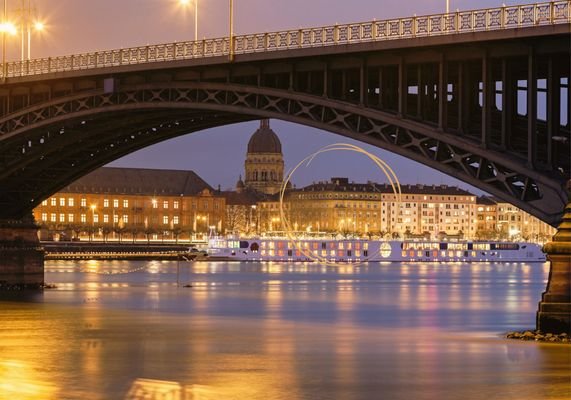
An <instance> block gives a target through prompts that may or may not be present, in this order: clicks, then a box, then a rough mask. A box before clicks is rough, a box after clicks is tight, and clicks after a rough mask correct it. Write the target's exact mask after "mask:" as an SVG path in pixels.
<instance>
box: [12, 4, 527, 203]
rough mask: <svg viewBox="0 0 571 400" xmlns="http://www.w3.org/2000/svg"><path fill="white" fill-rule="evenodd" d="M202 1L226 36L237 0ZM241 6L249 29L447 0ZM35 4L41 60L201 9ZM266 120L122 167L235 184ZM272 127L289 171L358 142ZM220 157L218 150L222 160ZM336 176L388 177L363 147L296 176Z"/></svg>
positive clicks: (136, 40)
mask: <svg viewBox="0 0 571 400" xmlns="http://www.w3.org/2000/svg"><path fill="white" fill-rule="evenodd" d="M198 1H199V37H218V36H224V35H226V34H227V32H228V0H198ZM502 2H503V3H505V4H507V5H511V4H525V3H527V2H526V1H505V0H503V1H495V0H478V1H474V0H450V3H451V9H452V10H454V9H456V8H459V9H461V10H466V9H473V8H484V7H499V6H501V5H502ZM17 3H19V2H17V1H16V0H11V1H9V3H8V4H9V9H10V10H13V9H15V8H16V7H17ZM234 4H235V33H236V34H245V33H251V32H264V31H275V30H282V29H291V28H298V27H308V26H319V25H331V24H335V23H349V22H356V21H366V20H372V19H385V18H393V17H399V16H410V15H413V14H417V15H423V14H431V13H438V12H443V11H444V10H445V4H446V2H445V0H419V1H412V0H408V1H402V0H352V1H344V0H343V1H340V0H288V1H283V0H278V1H276V0H234ZM35 5H36V8H37V12H38V14H39V15H41V16H43V18H44V19H45V20H46V23H47V32H46V33H44V34H42V35H41V36H34V38H33V40H32V57H33V58H36V57H47V56H56V55H63V54H72V53H83V52H90V51H95V50H102V49H110V48H120V47H132V46H138V45H144V44H150V43H163V42H173V41H182V40H190V39H193V34H194V25H193V21H194V17H193V14H192V13H191V12H190V10H186V11H185V10H182V9H180V7H179V6H178V5H177V0H97V1H87V0H35ZM191 10H192V9H191ZM8 51H9V58H12V59H14V58H17V57H18V55H19V41H18V40H12V41H10V42H9V43H8ZM257 126H258V123H257V122H250V123H243V124H236V125H232V126H227V127H222V128H215V129H210V130H206V131H203V132H198V133H194V134H192V135H186V136H184V137H181V138H178V139H174V140H170V141H166V142H163V143H160V144H158V145H155V146H152V147H149V148H147V149H144V150H141V151H139V152H137V153H133V154H131V155H129V156H127V157H125V158H123V159H120V160H117V161H115V162H114V163H112V165H113V166H122V167H141V168H170V169H190V170H194V171H196V172H197V173H198V174H199V175H200V176H202V177H203V178H204V179H205V180H206V181H207V182H208V183H210V184H211V185H213V186H217V185H219V184H220V185H221V186H222V188H230V187H233V186H234V184H235V182H236V180H237V178H238V176H239V175H240V174H241V173H243V168H244V157H245V152H246V145H247V142H248V139H249V137H250V135H251V134H252V133H253V132H254V131H255V130H256V129H257ZM272 128H273V129H274V131H275V132H276V133H277V134H278V136H279V137H280V139H281V141H282V145H283V151H284V156H285V161H286V169H288V168H291V167H293V166H294V165H295V164H297V162H299V160H301V159H303V158H305V157H306V156H307V155H308V154H310V153H312V152H314V151H315V150H317V149H319V148H321V147H323V146H325V145H327V144H330V143H337V142H345V143H357V142H354V141H351V140H349V139H345V138H342V137H340V136H336V135H334V134H331V133H328V132H324V131H319V130H316V129H313V128H308V127H304V126H300V125H294V124H290V123H286V122H283V121H278V120H274V121H272ZM360 145H362V144H360ZM362 146H363V147H364V148H366V149H367V150H368V151H372V152H374V153H375V154H377V155H379V156H380V157H381V158H383V159H384V160H385V161H387V162H388V163H389V164H390V165H391V166H392V167H393V168H394V169H395V171H396V173H397V175H398V177H399V179H400V180H401V181H402V182H403V183H429V184H432V183H437V184H439V183H447V184H455V185H460V186H462V187H465V188H470V186H468V185H465V184H463V183H461V182H459V181H456V180H454V179H452V178H450V177H448V176H446V175H443V174H441V173H439V172H436V171H434V170H431V169H429V168H427V167H424V166H422V165H420V164H417V163H415V162H412V161H409V160H407V159H404V158H402V157H399V156H396V155H393V154H391V153H389V152H386V151H382V150H380V149H377V148H374V147H372V146H367V145H362ZM213 154H215V155H216V156H215V157H213ZM220 160H224V161H223V162H221V161H220ZM331 176H347V177H349V178H350V179H351V180H354V181H360V182H363V181H367V180H374V181H383V180H384V178H383V176H382V175H381V174H380V173H379V171H377V170H376V169H375V168H373V165H372V163H371V162H370V161H368V160H367V159H366V158H363V157H362V156H360V155H357V154H354V153H341V154H329V155H326V156H323V157H320V158H319V159H318V160H316V162H314V163H313V164H312V166H311V168H308V169H302V170H300V172H299V174H297V175H296V176H295V177H294V179H293V181H294V183H295V184H297V186H302V185H306V184H309V183H311V182H313V181H318V180H325V179H328V178H329V177H331ZM472 190H473V191H475V192H478V191H477V190H476V189H472ZM478 193H480V192H478Z"/></svg>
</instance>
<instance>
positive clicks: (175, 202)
mask: <svg viewBox="0 0 571 400" xmlns="http://www.w3.org/2000/svg"><path fill="white" fill-rule="evenodd" d="M172 208H174V209H175V210H178V201H174V202H173V204H172Z"/></svg>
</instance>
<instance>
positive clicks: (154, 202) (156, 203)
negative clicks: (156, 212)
mask: <svg viewBox="0 0 571 400" xmlns="http://www.w3.org/2000/svg"><path fill="white" fill-rule="evenodd" d="M151 202H152V203H153V208H159V202H158V201H157V199H153V200H151Z"/></svg>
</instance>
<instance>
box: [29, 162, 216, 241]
mask: <svg viewBox="0 0 571 400" xmlns="http://www.w3.org/2000/svg"><path fill="white" fill-rule="evenodd" d="M225 214H226V203H225V199H224V197H223V196H221V195H220V194H219V193H217V192H216V191H215V190H214V189H212V188H211V187H210V186H209V185H208V184H207V183H206V182H205V181H204V180H202V179H201V178H200V177H199V176H198V175H196V174H195V173H194V172H192V171H173V170H153V169H134V168H100V169H98V170H96V171H94V172H92V173H91V174H88V175H86V176H85V177H83V178H81V179H79V180H78V181H76V182H74V183H73V184H71V185H69V186H68V187H66V188H64V189H63V190H61V191H59V192H58V193H56V194H54V195H53V196H52V197H50V198H49V199H47V200H45V201H43V202H42V204H41V205H40V206H38V207H36V209H35V210H34V216H35V219H36V221H37V222H38V223H39V224H40V226H41V227H42V229H41V235H42V239H51V238H56V239H57V238H61V239H68V240H70V239H74V238H75V239H78V238H81V239H83V240H85V239H90V240H133V241H135V240H143V239H146V240H162V241H164V240H171V241H172V240H174V241H178V240H189V239H191V238H196V236H197V234H198V235H199V236H203V235H205V234H206V233H207V232H208V231H209V230H210V229H217V230H221V229H222V228H223V226H224V220H225V217H226V215H225Z"/></svg>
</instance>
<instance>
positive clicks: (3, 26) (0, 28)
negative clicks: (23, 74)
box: [0, 0, 17, 81]
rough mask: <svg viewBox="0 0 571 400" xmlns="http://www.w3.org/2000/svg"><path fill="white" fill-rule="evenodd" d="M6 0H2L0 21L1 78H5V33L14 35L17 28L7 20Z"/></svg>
mask: <svg viewBox="0 0 571 400" xmlns="http://www.w3.org/2000/svg"><path fill="white" fill-rule="evenodd" d="M7 16H8V1H7V0H4V15H3V17H2V23H0V33H2V80H3V81H5V80H6V72H7V71H6V35H7V34H9V35H15V34H16V32H17V30H16V26H14V24H13V23H11V22H8V20H7Z"/></svg>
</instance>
